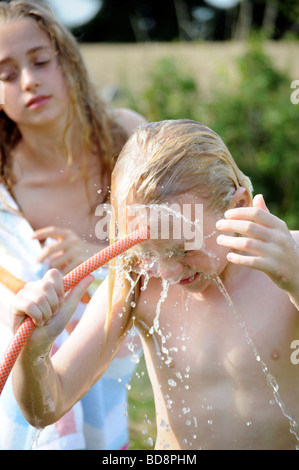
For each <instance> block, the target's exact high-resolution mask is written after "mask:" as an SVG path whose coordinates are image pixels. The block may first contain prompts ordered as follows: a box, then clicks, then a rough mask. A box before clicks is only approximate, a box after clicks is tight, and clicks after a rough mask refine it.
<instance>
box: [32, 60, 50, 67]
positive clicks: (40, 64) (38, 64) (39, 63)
mask: <svg viewBox="0 0 299 470" xmlns="http://www.w3.org/2000/svg"><path fill="white" fill-rule="evenodd" d="M50 62H51V60H50V59H49V60H38V61H36V62H35V63H34V65H35V66H36V67H44V66H46V65H48V64H49V63H50Z"/></svg>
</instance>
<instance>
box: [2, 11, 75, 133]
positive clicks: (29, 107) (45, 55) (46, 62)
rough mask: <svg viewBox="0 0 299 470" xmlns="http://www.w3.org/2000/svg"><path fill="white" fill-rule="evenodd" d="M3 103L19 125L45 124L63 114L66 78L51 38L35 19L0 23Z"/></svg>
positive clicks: (65, 101)
mask: <svg viewBox="0 0 299 470" xmlns="http://www.w3.org/2000/svg"><path fill="white" fill-rule="evenodd" d="M0 85H1V86H2V87H3V88H4V101H5V103H4V104H3V105H1V107H2V109H3V110H4V112H5V113H6V114H7V116H8V117H9V118H10V119H12V120H13V121H14V122H15V123H16V124H17V125H19V126H22V125H23V126H26V125H27V126H28V125H29V126H30V125H32V124H35V125H36V124H39V125H41V124H43V123H45V124H46V123H47V122H50V121H51V120H53V121H54V120H55V119H57V117H58V115H59V113H64V112H65V110H66V107H67V102H68V93H67V87H66V84H65V80H64V77H63V74H62V71H61V68H60V67H59V64H58V61H57V57H56V54H55V51H54V50H53V48H52V45H51V42H50V39H49V38H48V36H47V34H46V33H45V32H44V31H42V30H41V29H40V28H39V26H38V25H37V23H36V22H35V21H34V20H32V19H29V18H27V19H22V20H19V21H15V22H10V23H7V24H3V25H0Z"/></svg>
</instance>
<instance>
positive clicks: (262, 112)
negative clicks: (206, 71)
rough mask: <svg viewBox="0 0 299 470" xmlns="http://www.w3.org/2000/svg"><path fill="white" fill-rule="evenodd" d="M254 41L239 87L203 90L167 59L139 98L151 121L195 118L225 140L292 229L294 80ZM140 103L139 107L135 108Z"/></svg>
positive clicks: (297, 111) (298, 112)
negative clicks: (278, 67)
mask: <svg viewBox="0 0 299 470" xmlns="http://www.w3.org/2000/svg"><path fill="white" fill-rule="evenodd" d="M262 46H263V43H262V42H261V41H260V40H258V39H255V40H252V41H250V42H249V43H248V49H247V51H246V52H245V53H244V55H243V56H242V57H240V58H239V59H238V62H237V66H238V69H239V85H238V86H236V87H235V88H234V89H220V88H219V89H218V90H214V92H213V96H212V98H211V97H209V98H207V97H206V96H204V95H203V94H201V93H200V90H199V89H198V87H197V84H196V81H195V79H194V78H192V75H191V73H190V72H186V70H184V68H183V67H182V66H181V65H179V64H177V63H176V62H175V60H174V59H173V58H169V57H166V58H164V59H163V60H161V61H159V62H157V64H156V66H155V69H154V71H153V72H152V74H151V76H150V77H149V85H148V86H147V87H146V88H145V90H144V92H143V93H142V95H141V96H139V97H138V98H136V97H135V99H134V102H133V101H132V96H131V101H130V103H128V104H129V105H131V106H133V107H135V109H137V110H138V111H139V112H141V113H142V114H143V115H144V116H146V118H147V119H148V120H149V121H158V120H162V119H177V118H184V117H185V118H190V119H195V120H198V121H201V122H204V123H205V124H207V125H208V126H210V127H211V128H212V129H214V130H215V131H216V132H217V133H219V135H220V136H221V137H222V138H223V140H224V141H225V143H226V144H227V146H228V148H229V149H230V151H231V153H232V155H233V157H234V158H235V160H236V161H237V163H238V165H239V166H240V168H241V169H242V171H243V172H244V173H245V174H247V175H248V176H249V177H250V178H251V180H252V183H253V187H254V191H255V194H257V193H262V194H263V195H264V197H265V200H266V203H267V204H268V207H269V209H270V210H271V211H272V212H273V213H274V214H276V215H277V216H278V217H281V218H283V219H284V220H285V221H286V222H287V224H288V225H289V227H290V229H294V228H298V226H299V197H298V186H299V185H298V181H299V139H298V122H299V121H298V117H299V105H297V106H296V105H294V104H292V103H291V101H290V95H291V91H292V90H291V88H290V85H291V79H290V78H289V77H288V76H287V75H286V74H283V73H282V72H280V71H278V70H277V69H276V68H275V66H274V65H273V63H272V61H271V60H270V58H269V57H268V56H267V54H266V53H265V52H264V50H263V47H262ZM136 103H138V106H136Z"/></svg>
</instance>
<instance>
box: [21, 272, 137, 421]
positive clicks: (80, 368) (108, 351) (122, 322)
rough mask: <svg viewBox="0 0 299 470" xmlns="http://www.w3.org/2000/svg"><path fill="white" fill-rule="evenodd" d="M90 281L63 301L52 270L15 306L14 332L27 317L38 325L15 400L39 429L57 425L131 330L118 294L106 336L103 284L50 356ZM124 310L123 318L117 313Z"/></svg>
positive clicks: (23, 358) (59, 280)
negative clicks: (127, 330) (63, 341)
mask: <svg viewBox="0 0 299 470" xmlns="http://www.w3.org/2000/svg"><path fill="white" fill-rule="evenodd" d="M91 280H92V278H91V277H88V278H86V279H84V280H82V281H81V282H80V283H79V284H78V286H76V287H75V288H74V289H73V290H72V291H71V292H70V293H69V294H68V296H67V297H66V299H65V301H62V300H61V297H62V294H63V281H62V276H61V275H60V274H59V273H58V271H56V270H51V271H49V272H48V273H47V274H46V276H45V278H44V279H43V280H42V281H37V282H36V283H30V284H29V285H28V286H26V287H25V289H24V290H23V291H21V293H20V295H19V296H17V298H16V301H15V303H14V305H13V306H12V314H13V318H16V319H17V320H16V321H15V323H14V324H15V328H16V327H17V326H18V324H19V322H20V321H21V320H22V316H23V315H24V314H26V315H29V316H31V317H32V318H33V319H34V321H36V322H38V323H39V326H37V328H35V330H34V332H33V333H32V335H31V337H30V338H29V340H28V342H27V343H26V345H25V346H24V348H23V351H22V352H21V354H20V356H19V358H18V360H17V362H16V364H15V366H14V369H13V385H14V392H15V395H16V399H17V401H18V404H19V406H20V409H21V411H22V413H23V415H24V417H25V418H26V420H27V421H28V422H30V423H31V424H32V425H33V426H35V427H44V426H47V425H49V424H51V423H53V422H56V421H57V420H58V419H59V418H61V416H63V415H64V414H65V413H66V412H67V411H68V410H69V409H70V408H71V407H72V406H73V405H74V404H75V403H76V402H77V401H78V400H79V399H80V398H81V397H82V396H83V395H84V394H85V393H86V392H87V391H88V390H89V388H90V387H91V386H92V385H93V384H94V383H95V382H96V380H98V378H99V377H100V375H101V374H102V373H103V372H104V371H105V369H106V368H107V366H108V365H109V363H110V361H111V359H112V357H113V356H114V354H116V352H117V350H118V347H119V346H120V344H121V342H122V338H121V336H122V333H125V332H126V327H127V326H128V325H127V324H128V323H129V320H130V318H129V315H130V309H128V312H127V313H128V315H126V311H125V308H126V305H127V303H126V302H125V301H122V298H121V293H119V294H118V298H117V299H116V302H115V304H114V305H115V308H114V310H113V315H112V325H111V326H112V329H111V330H110V331H111V334H110V335H109V337H108V338H106V333H105V328H104V326H105V320H106V313H107V310H108V285H107V281H104V282H103V283H102V285H101V286H100V287H99V289H98V290H97V292H96V293H95V294H94V296H93V298H92V300H91V301H90V303H89V304H88V306H87V308H86V311H85V313H84V315H83V317H82V319H81V321H80V322H79V324H78V325H77V327H76V328H75V330H74V331H73V333H72V334H71V336H70V337H69V338H68V340H67V341H66V342H65V343H64V344H63V345H62V347H61V348H59V350H58V351H57V353H56V354H55V355H54V356H53V357H51V355H50V354H51V347H52V344H53V342H54V340H55V338H56V337H57V335H58V334H60V332H61V331H62V330H63V329H64V327H65V326H66V324H67V323H68V321H69V319H70V317H71V315H72V313H73V312H74V310H75V309H76V306H77V304H78V302H79V300H80V298H81V297H82V294H83V292H84V291H85V290H86V288H87V287H88V285H89V284H90V282H91ZM59 299H60V300H59ZM119 311H122V313H123V315H122V316H120V315H118V314H115V312H119ZM123 336H124V335H123Z"/></svg>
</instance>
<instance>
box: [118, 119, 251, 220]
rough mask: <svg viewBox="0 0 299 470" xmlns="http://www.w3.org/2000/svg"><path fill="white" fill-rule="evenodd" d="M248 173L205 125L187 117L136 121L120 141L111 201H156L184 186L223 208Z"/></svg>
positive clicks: (215, 208)
mask: <svg viewBox="0 0 299 470" xmlns="http://www.w3.org/2000/svg"><path fill="white" fill-rule="evenodd" d="M239 187H244V188H245V189H246V191H247V193H248V195H249V197H250V199H251V194H252V186H251V182H250V179H249V178H248V177H247V176H245V175H244V174H243V173H242V171H241V170H240V169H239V168H238V166H237V164H236V162H235V160H234V159H233V157H232V156H231V154H230V152H229V150H228V148H227V146H226V145H225V144H224V142H223V140H222V139H221V138H220V137H219V136H218V135H217V134H216V133H215V132H214V131H213V130H211V129H209V128H208V127H207V126H205V125H203V124H201V123H199V122H196V121H192V120H189V119H181V120H169V121H161V122H156V123H150V124H147V125H145V126H142V127H140V128H139V129H138V130H137V131H136V132H135V133H134V134H133V135H132V137H131V138H130V139H129V140H128V142H127V143H126V145H125V146H124V148H123V150H122V152H121V154H120V157H119V160H118V162H117V165H116V167H115V170H114V172H113V178H112V197H113V203H114V206H116V205H117V204H121V203H123V201H124V200H127V201H128V202H129V203H130V202H134V203H141V204H161V203H167V202H170V200H173V198H174V197H177V196H179V195H180V194H183V193H186V192H193V193H197V194H198V195H199V196H201V197H203V198H206V206H207V207H208V208H209V209H211V210H212V211H214V212H215V213H223V211H225V209H226V208H227V207H228V205H229V204H230V202H231V201H232V199H233V196H234V193H235V191H236V190H237V189H238V188H239Z"/></svg>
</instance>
